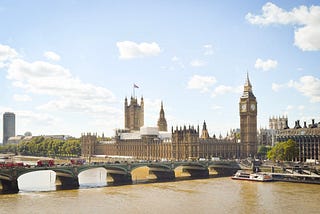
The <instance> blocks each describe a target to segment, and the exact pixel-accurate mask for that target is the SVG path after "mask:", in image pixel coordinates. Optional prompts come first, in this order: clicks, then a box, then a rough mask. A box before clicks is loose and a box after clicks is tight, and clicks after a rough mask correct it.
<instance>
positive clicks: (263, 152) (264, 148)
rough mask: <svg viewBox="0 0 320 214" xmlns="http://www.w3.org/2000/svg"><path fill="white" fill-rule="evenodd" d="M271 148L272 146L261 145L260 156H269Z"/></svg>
mask: <svg viewBox="0 0 320 214" xmlns="http://www.w3.org/2000/svg"><path fill="white" fill-rule="evenodd" d="M269 150H271V147H270V146H265V145H261V146H259V148H258V156H259V157H260V158H265V157H266V156H267V153H268V151H269Z"/></svg>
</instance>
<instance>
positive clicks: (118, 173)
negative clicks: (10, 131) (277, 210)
mask: <svg viewBox="0 0 320 214" xmlns="http://www.w3.org/2000/svg"><path fill="white" fill-rule="evenodd" d="M140 167H148V168H149V173H150V174H154V175H155V176H156V180H157V181H173V180H175V178H176V176H175V171H174V170H175V169H176V168H178V167H182V170H183V172H187V173H189V174H190V177H191V178H208V177H209V170H214V171H216V172H217V175H218V176H228V175H232V174H234V173H235V172H236V171H237V170H239V169H240V166H239V164H238V163H237V162H235V161H194V162H189V161H188V162H179V161H176V162H171V161H170V162H169V161H168V162H144V163H139V162H133V163H94V164H84V165H69V166H60V165H55V166H51V167H13V168H1V169H0V181H1V184H2V193H18V192H19V186H18V178H19V177H20V176H21V175H24V174H27V173H31V172H36V171H43V170H52V171H54V172H55V173H56V180H57V181H60V183H61V186H60V188H61V189H77V188H78V187H79V177H78V175H79V174H80V173H81V172H84V171H86V170H89V169H95V168H104V169H106V171H107V174H108V175H109V176H111V177H112V179H113V183H114V184H117V185H118V184H132V175H131V172H132V171H133V170H134V169H137V168H140Z"/></svg>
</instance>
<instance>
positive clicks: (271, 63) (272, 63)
mask: <svg viewBox="0 0 320 214" xmlns="http://www.w3.org/2000/svg"><path fill="white" fill-rule="evenodd" d="M277 65H278V62H277V61H276V60H272V59H268V60H266V61H263V60H262V59H260V58H258V59H257V60H256V63H255V65H254V67H255V68H256V69H262V70H264V71H268V70H270V69H274V68H276V67H277Z"/></svg>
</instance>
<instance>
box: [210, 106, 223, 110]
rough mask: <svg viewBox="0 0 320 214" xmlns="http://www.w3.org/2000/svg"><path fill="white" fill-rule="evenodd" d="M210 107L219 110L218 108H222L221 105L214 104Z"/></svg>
mask: <svg viewBox="0 0 320 214" xmlns="http://www.w3.org/2000/svg"><path fill="white" fill-rule="evenodd" d="M212 109H213V110H219V109H222V106H218V105H214V106H212Z"/></svg>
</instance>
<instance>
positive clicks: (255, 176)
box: [231, 170, 273, 182]
mask: <svg viewBox="0 0 320 214" xmlns="http://www.w3.org/2000/svg"><path fill="white" fill-rule="evenodd" d="M231 178H232V179H234V180H247V181H260V182H266V181H272V180H273V179H272V175H270V174H268V173H263V172H257V173H248V172H244V171H241V170H240V171H238V172H237V173H236V174H235V175H234V176H232V177H231Z"/></svg>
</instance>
